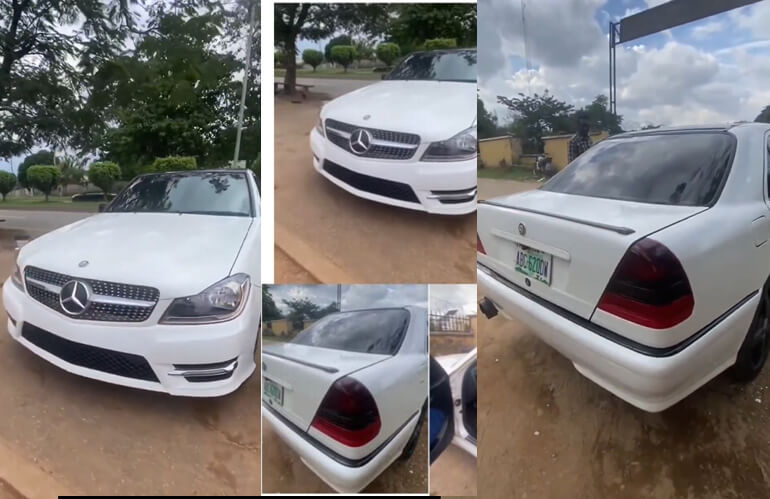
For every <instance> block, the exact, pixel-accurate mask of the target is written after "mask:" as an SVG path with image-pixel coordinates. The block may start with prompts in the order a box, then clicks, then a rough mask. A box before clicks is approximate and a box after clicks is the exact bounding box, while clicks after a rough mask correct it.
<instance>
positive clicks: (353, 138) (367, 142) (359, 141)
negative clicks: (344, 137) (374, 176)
mask: <svg viewBox="0 0 770 499" xmlns="http://www.w3.org/2000/svg"><path fill="white" fill-rule="evenodd" d="M371 146H372V134H371V133H369V131H368V130H364V129H363V128H359V129H358V130H354V131H353V133H351V134H350V150H351V151H353V152H354V153H355V154H364V153H366V151H368V150H369V148H370V147H371Z"/></svg>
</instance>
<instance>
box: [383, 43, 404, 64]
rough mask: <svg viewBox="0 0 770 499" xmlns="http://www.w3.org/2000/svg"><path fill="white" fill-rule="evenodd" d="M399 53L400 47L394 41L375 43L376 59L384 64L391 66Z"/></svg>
mask: <svg viewBox="0 0 770 499" xmlns="http://www.w3.org/2000/svg"><path fill="white" fill-rule="evenodd" d="M400 55H401V49H400V48H399V47H398V44H396V43H389V42H388V43H381V44H379V45H377V59H379V60H381V61H382V62H383V63H385V65H386V66H392V65H393V63H394V62H395V61H396V59H398V57H399V56H400Z"/></svg>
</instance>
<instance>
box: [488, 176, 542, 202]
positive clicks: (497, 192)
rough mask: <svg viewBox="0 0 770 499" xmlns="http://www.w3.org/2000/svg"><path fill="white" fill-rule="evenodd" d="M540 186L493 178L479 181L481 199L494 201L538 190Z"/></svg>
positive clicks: (533, 183) (532, 183)
mask: <svg viewBox="0 0 770 499" xmlns="http://www.w3.org/2000/svg"><path fill="white" fill-rule="evenodd" d="M540 185H542V184H539V183H537V182H519V181H518V180H502V179H491V178H480V179H479V199H482V200H483V199H492V198H496V197H498V196H505V195H506V194H515V193H518V192H524V191H529V190H532V189H537V188H538V187H539V186H540Z"/></svg>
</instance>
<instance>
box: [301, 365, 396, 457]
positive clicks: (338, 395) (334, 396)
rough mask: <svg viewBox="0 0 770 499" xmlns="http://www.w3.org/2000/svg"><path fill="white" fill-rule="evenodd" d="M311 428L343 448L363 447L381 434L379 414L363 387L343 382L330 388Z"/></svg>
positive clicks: (348, 380)
mask: <svg viewBox="0 0 770 499" xmlns="http://www.w3.org/2000/svg"><path fill="white" fill-rule="evenodd" d="M311 426H312V427H313V428H315V429H317V430H318V431H320V432H322V433H325V434H326V435H328V436H330V437H331V438H333V439H334V440H336V441H338V442H339V443H341V444H343V445H347V446H348V447H361V446H362V445H365V444H367V443H369V442H371V441H372V440H373V439H374V437H376V436H377V435H378V434H379V433H380V426H381V424H380V412H379V411H378V410H377V403H376V402H375V401H374V397H372V394H371V393H369V390H367V389H366V387H365V386H364V385H362V384H361V383H360V382H358V381H356V380H355V379H353V378H342V379H339V380H337V381H336V382H335V383H334V384H333V385H332V387H331V388H329V391H328V392H327V393H326V396H325V397H324V399H323V401H322V402H321V406H320V407H319V408H318V412H317V413H316V415H315V418H313V423H312V424H311Z"/></svg>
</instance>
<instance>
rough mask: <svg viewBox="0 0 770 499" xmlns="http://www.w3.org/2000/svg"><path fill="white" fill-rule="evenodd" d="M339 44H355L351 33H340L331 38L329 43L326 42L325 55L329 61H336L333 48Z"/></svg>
mask: <svg viewBox="0 0 770 499" xmlns="http://www.w3.org/2000/svg"><path fill="white" fill-rule="evenodd" d="M339 45H353V39H352V38H350V36H349V35H340V36H335V37H334V38H332V39H331V40H329V43H327V44H326V47H324V57H325V58H326V60H327V61H329V62H336V61H335V60H334V56H333V55H332V49H334V47H337V46H339Z"/></svg>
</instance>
